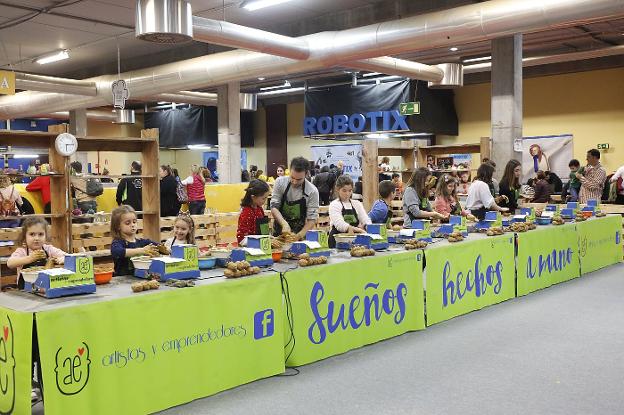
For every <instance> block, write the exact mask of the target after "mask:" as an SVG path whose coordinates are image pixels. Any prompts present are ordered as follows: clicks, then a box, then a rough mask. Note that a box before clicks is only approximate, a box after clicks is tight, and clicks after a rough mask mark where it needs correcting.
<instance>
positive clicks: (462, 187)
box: [457, 170, 472, 195]
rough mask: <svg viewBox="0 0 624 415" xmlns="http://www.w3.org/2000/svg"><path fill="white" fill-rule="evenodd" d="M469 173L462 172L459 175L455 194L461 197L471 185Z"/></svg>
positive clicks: (467, 171) (466, 171)
mask: <svg viewBox="0 0 624 415" xmlns="http://www.w3.org/2000/svg"><path fill="white" fill-rule="evenodd" d="M471 181H472V180H471V177H470V171H469V170H464V171H462V172H461V173H460V174H459V183H458V184H457V193H458V194H462V195H467V194H468V188H470V183H471Z"/></svg>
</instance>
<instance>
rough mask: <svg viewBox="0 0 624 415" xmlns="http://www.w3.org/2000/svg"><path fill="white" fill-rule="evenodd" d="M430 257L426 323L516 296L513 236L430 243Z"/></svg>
mask: <svg viewBox="0 0 624 415" xmlns="http://www.w3.org/2000/svg"><path fill="white" fill-rule="evenodd" d="M425 255H426V258H427V267H426V268H425V276H426V293H427V325H431V324H435V323H439V322H441V321H444V320H449V319H451V318H453V317H456V316H459V315H462V314H466V313H469V312H471V311H474V310H479V309H481V308H483V307H486V306H488V305H492V304H497V303H500V302H503V301H505V300H509V299H510V298H513V297H515V291H516V288H515V281H514V279H515V271H516V269H515V263H514V236H513V234H506V235H501V236H496V237H488V238H483V239H477V240H474V241H467V242H463V243H456V244H448V245H441V246H439V247H431V248H428V249H427V250H426V251H425Z"/></svg>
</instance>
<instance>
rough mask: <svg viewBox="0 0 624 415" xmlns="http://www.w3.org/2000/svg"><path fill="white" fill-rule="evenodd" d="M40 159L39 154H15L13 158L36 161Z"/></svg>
mask: <svg viewBox="0 0 624 415" xmlns="http://www.w3.org/2000/svg"><path fill="white" fill-rule="evenodd" d="M37 157H39V155H38V154H15V155H14V156H13V158H14V159H36V158H37Z"/></svg>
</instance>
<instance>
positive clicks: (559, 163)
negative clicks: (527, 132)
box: [522, 134, 574, 183]
mask: <svg viewBox="0 0 624 415" xmlns="http://www.w3.org/2000/svg"><path fill="white" fill-rule="evenodd" d="M573 158H574V146H573V137H572V134H563V135H547V136H536V137H524V138H523V139H522V183H526V182H527V181H528V180H529V179H531V178H533V177H535V175H536V173H537V172H538V171H539V170H542V171H551V172H554V173H555V174H556V175H557V176H559V177H561V178H566V177H568V175H569V173H570V169H569V168H568V163H569V162H570V160H572V159H573Z"/></svg>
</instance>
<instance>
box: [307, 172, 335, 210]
mask: <svg viewBox="0 0 624 415" xmlns="http://www.w3.org/2000/svg"><path fill="white" fill-rule="evenodd" d="M335 182H336V178H335V176H334V175H333V174H332V173H331V172H330V170H329V167H327V166H323V167H322V168H321V172H320V173H319V174H317V175H316V176H314V180H313V181H312V183H314V186H316V188H317V190H318V193H319V199H320V203H321V206H327V205H329V199H330V198H331V194H332V189H333V188H334V183H335Z"/></svg>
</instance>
